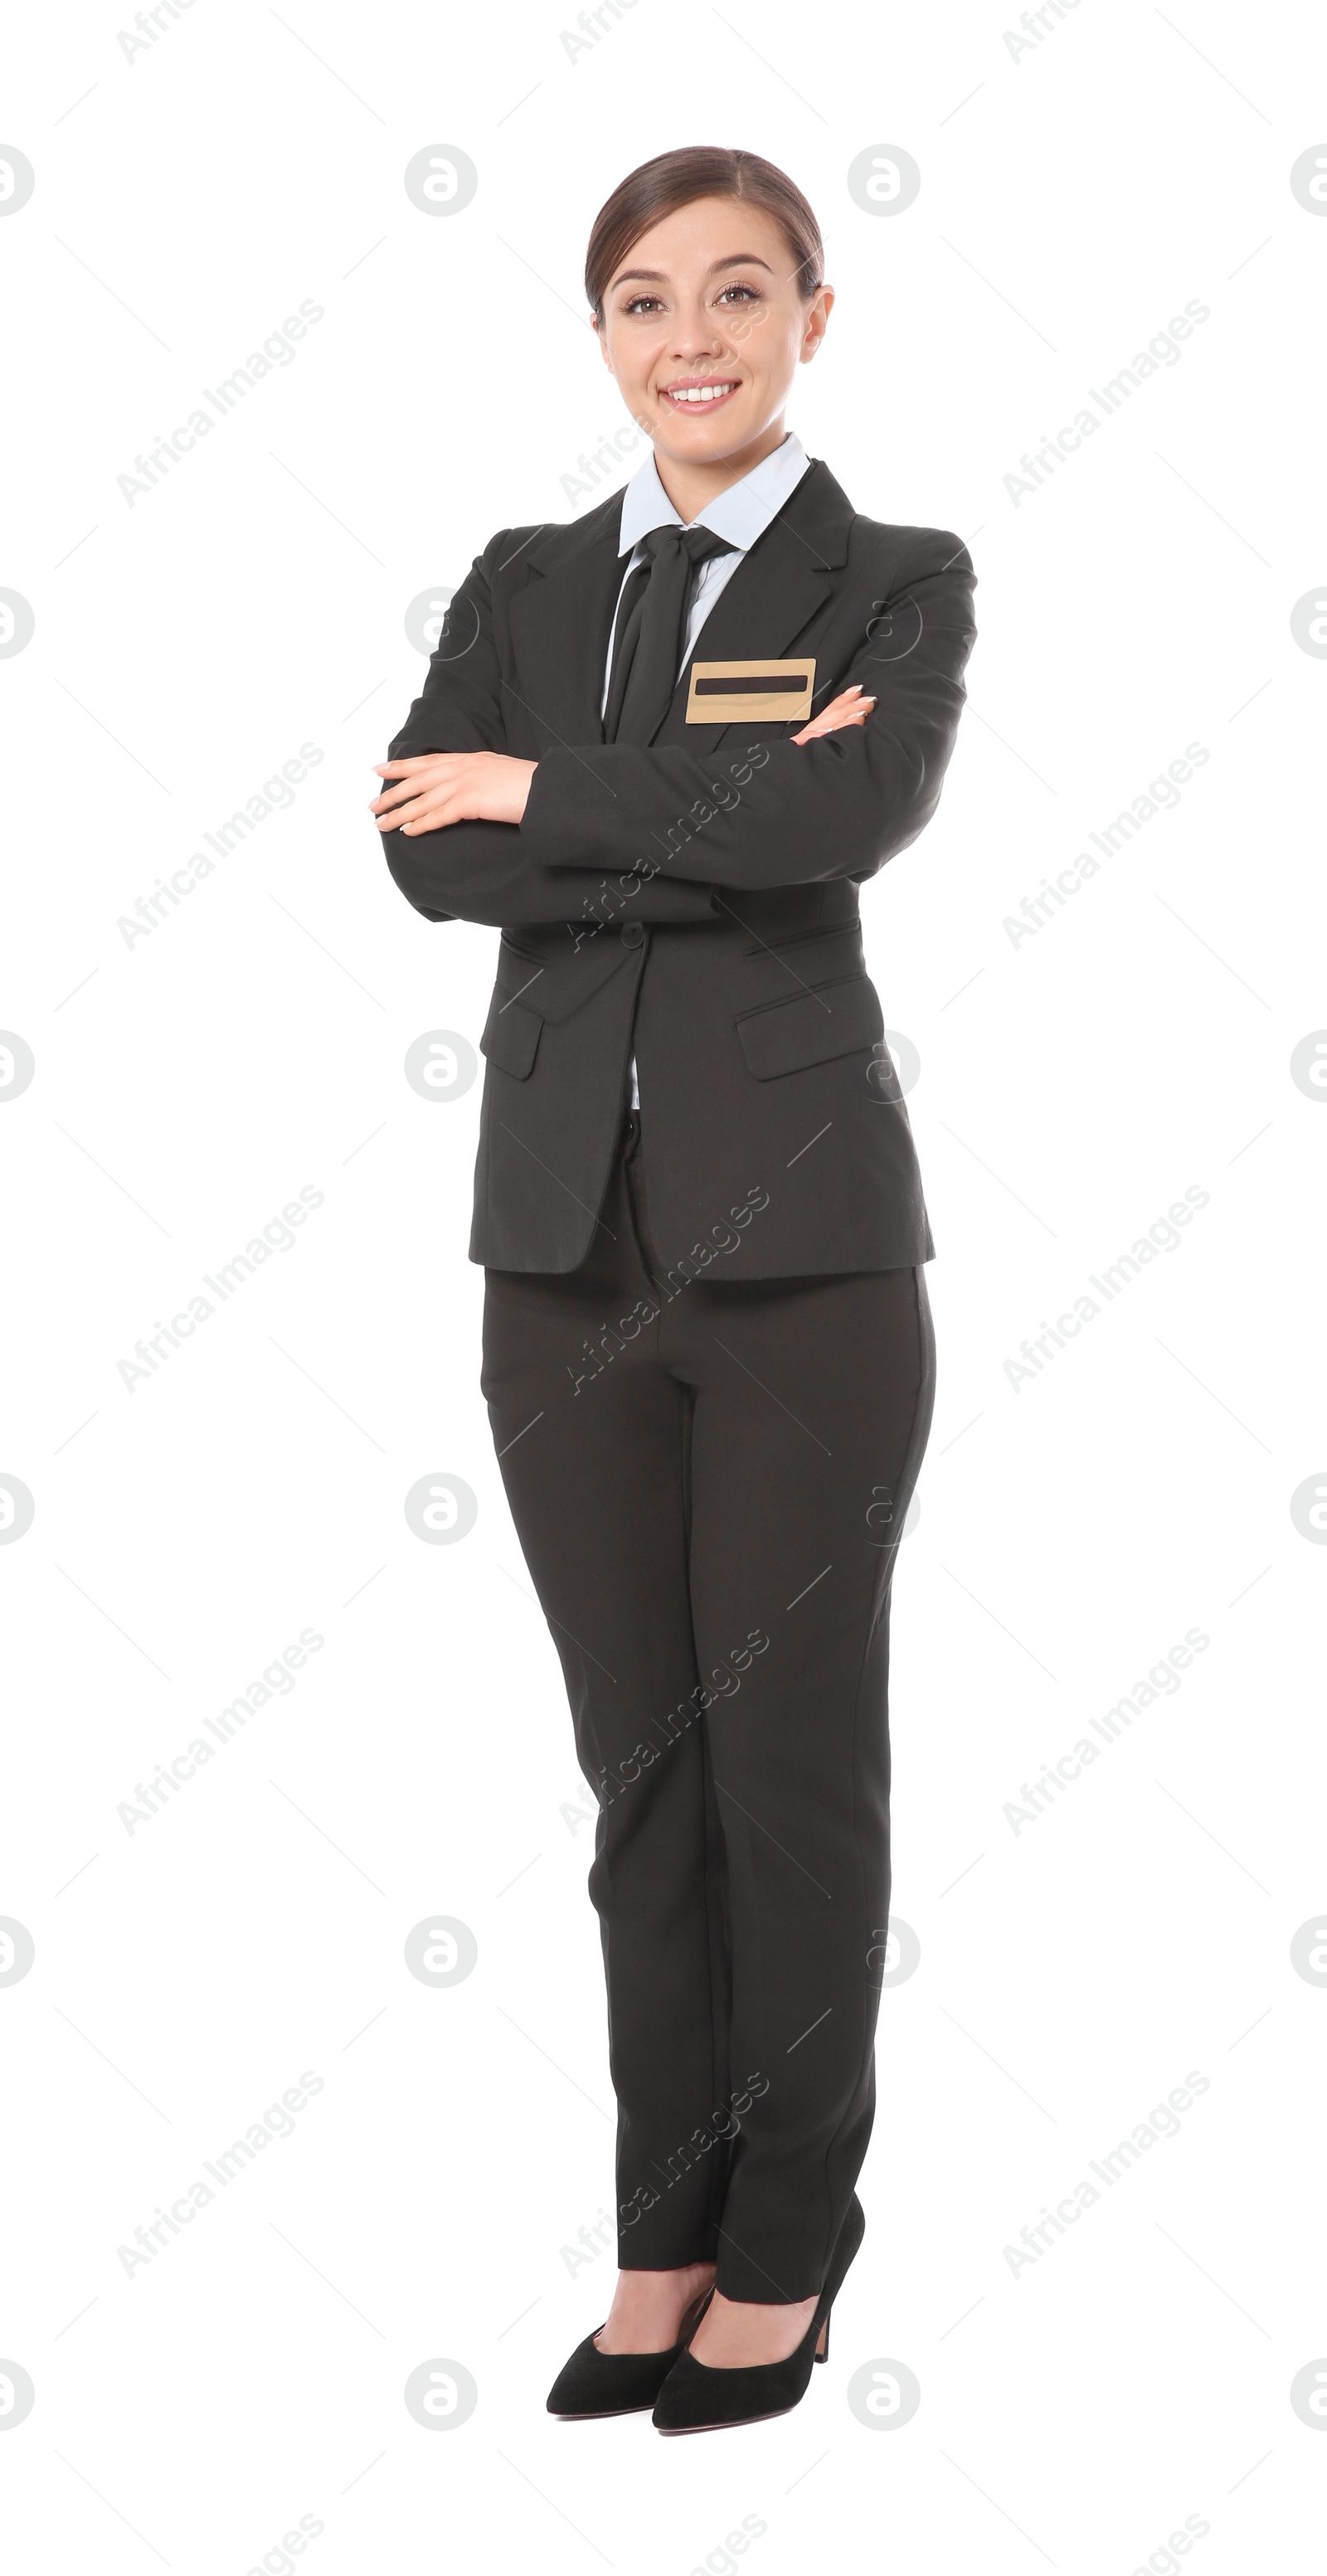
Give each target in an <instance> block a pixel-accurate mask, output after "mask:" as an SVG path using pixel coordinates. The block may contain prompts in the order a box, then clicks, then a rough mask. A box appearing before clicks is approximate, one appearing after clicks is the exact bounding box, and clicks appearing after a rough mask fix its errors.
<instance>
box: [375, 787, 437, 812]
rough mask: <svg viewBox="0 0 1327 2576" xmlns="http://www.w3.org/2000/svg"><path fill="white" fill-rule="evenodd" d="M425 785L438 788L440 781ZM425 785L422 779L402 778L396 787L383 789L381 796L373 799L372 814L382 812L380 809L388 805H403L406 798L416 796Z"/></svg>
mask: <svg viewBox="0 0 1327 2576" xmlns="http://www.w3.org/2000/svg"><path fill="white" fill-rule="evenodd" d="M427 783H430V784H433V785H435V786H440V785H441V781H440V780H433V781H431V782H427ZM425 784H426V781H425V780H424V779H422V778H402V779H398V781H397V782H396V785H395V786H393V787H386V788H384V790H383V792H382V794H381V796H376V797H375V798H374V799H373V805H372V810H373V812H374V813H375V814H376V813H380V812H381V811H382V809H383V808H384V806H388V805H400V804H403V803H404V802H405V801H406V799H407V798H409V797H411V796H417V795H418V794H419V792H420V789H421V788H422V787H424V786H425Z"/></svg>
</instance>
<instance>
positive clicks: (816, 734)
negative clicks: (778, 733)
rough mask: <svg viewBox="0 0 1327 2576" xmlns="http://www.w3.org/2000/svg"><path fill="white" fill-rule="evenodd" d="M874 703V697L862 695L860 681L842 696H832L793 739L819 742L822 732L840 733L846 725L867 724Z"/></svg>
mask: <svg viewBox="0 0 1327 2576" xmlns="http://www.w3.org/2000/svg"><path fill="white" fill-rule="evenodd" d="M874 705H875V700H874V698H864V697H863V696H862V691H861V683H860V682H858V683H857V684H856V685H855V686H854V687H853V688H851V689H844V690H843V692H842V694H841V696H839V697H837V698H831V699H830V702H829V705H828V706H827V707H822V709H821V711H820V713H819V715H818V716H812V718H811V721H810V723H809V724H807V725H803V727H802V730H801V732H800V733H795V734H794V735H793V741H794V742H818V741H819V739H820V737H821V735H822V734H825V733H838V732H839V731H840V730H841V728H842V727H843V726H844V725H854V724H865V722H866V719H867V717H868V716H869V714H870V712H871V709H872V707H873V706H874Z"/></svg>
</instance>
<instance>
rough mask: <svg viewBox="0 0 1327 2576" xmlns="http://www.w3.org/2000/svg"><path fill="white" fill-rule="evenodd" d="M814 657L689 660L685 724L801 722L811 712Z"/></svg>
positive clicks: (814, 673)
mask: <svg viewBox="0 0 1327 2576" xmlns="http://www.w3.org/2000/svg"><path fill="white" fill-rule="evenodd" d="M815 677H816V666H815V662H814V660H813V659H812V660H805V659H803V660H795V661H779V662H762V661H759V660H749V661H745V662H693V663H692V665H691V687H690V690H689V692H688V695H687V711H686V721H687V723H688V724H749V723H751V722H753V721H754V720H756V719H758V718H759V717H761V716H764V717H766V718H773V719H775V720H776V721H777V722H779V723H781V724H787V723H799V722H801V721H803V720H804V719H805V718H806V717H807V716H809V715H810V713H811V698H812V692H813V690H814V688H815Z"/></svg>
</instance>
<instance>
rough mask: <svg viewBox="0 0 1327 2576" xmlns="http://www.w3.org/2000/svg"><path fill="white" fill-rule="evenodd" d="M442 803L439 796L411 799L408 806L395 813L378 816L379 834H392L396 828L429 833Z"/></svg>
mask: <svg viewBox="0 0 1327 2576" xmlns="http://www.w3.org/2000/svg"><path fill="white" fill-rule="evenodd" d="M444 803H445V799H444V798H442V797H440V796H416V797H412V799H411V801H410V803H409V804H408V805H403V806H401V807H399V808H398V810H397V811H396V812H394V813H390V814H380V815H379V816H378V829H379V831H380V832H394V831H396V830H397V829H398V827H399V828H400V829H402V830H403V831H418V830H420V829H421V828H422V829H424V830H426V831H431V830H432V829H433V827H434V824H435V823H436V822H437V821H438V819H439V814H440V809H441V808H442V806H443V805H444Z"/></svg>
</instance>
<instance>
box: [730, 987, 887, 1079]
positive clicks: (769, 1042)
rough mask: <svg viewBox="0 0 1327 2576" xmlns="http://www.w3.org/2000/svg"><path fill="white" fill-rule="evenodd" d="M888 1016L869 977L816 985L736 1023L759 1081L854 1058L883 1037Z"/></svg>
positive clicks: (746, 1014)
mask: <svg viewBox="0 0 1327 2576" xmlns="http://www.w3.org/2000/svg"><path fill="white" fill-rule="evenodd" d="M884 1033H885V1022H884V1014H883V1012H882V1011H881V1008H880V1000H879V996H878V994H877V992H876V989H875V986H874V984H873V983H872V982H871V979H870V976H869V975H848V976H844V977H843V978H841V979H840V980H839V981H838V982H836V983H833V984H818V985H814V986H813V987H812V988H811V990H810V991H809V992H806V993H795V994H793V996H792V998H791V999H790V1000H789V1001H786V1002H766V1003H763V1004H762V1005H761V1007H760V1008H759V1009H758V1010H755V1011H747V1012H746V1013H745V1015H744V1016H743V1017H742V1018H741V1019H739V1021H738V1023H737V1034H738V1036H739V1038H740V1039H741V1041H742V1052H743V1054H744V1055H745V1057H746V1060H747V1063H748V1065H749V1066H750V1068H751V1071H752V1072H753V1073H754V1074H755V1076H756V1079H757V1081H759V1082H768V1081H769V1080H770V1078H771V1076H772V1075H774V1074H778V1073H798V1072H800V1071H801V1070H802V1068H803V1067H804V1066H805V1065H808V1064H825V1063H827V1062H828V1061H829V1059H830V1058H831V1057H833V1056H837V1055H855V1054H856V1053H857V1052H858V1050H859V1049H862V1048H867V1047H873V1046H874V1045H875V1043H876V1040H877V1039H878V1038H881V1037H883V1036H884Z"/></svg>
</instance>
